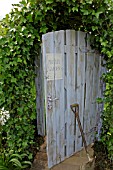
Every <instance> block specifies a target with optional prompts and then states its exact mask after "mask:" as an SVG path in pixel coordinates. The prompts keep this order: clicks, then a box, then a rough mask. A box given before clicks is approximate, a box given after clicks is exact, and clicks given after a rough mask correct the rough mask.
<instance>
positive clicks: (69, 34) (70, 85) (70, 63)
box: [65, 30, 76, 157]
mask: <svg viewBox="0 0 113 170" xmlns="http://www.w3.org/2000/svg"><path fill="white" fill-rule="evenodd" d="M66 47H67V50H66V51H67V53H66V57H67V59H66V60H67V75H66V79H67V87H66V89H67V112H66V114H65V123H66V124H67V157H69V156H71V155H72V154H73V153H74V152H75V149H74V148H75V146H74V145H75V142H74V141H75V133H74V127H75V116H74V114H73V112H72V111H71V109H70V105H71V104H73V103H75V102H76V95H75V76H76V73H75V70H76V63H75V30H66Z"/></svg>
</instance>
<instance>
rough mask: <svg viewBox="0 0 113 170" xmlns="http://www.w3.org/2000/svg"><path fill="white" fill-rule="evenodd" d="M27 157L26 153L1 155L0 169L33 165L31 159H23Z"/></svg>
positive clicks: (7, 169) (23, 167)
mask: <svg viewBox="0 0 113 170" xmlns="http://www.w3.org/2000/svg"><path fill="white" fill-rule="evenodd" d="M25 157H26V158H27V155H26V154H21V155H19V154H11V155H7V157H5V155H4V156H3V154H2V156H1V157H0V170H12V169H13V170H21V169H25V168H27V167H29V166H31V162H30V161H23V159H25Z"/></svg>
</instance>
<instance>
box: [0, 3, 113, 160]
mask: <svg viewBox="0 0 113 170" xmlns="http://www.w3.org/2000/svg"><path fill="white" fill-rule="evenodd" d="M1 24H2V25H3V27H5V28H6V27H7V29H6V31H5V35H3V36H1V39H0V47H1V48H0V83H1V87H0V94H1V98H0V108H2V107H5V109H6V110H9V112H10V115H11V119H10V120H9V121H8V123H7V124H6V126H5V127H3V129H4V132H6V134H7V135H6V134H5V135H6V136H7V137H6V136H5V137H6V142H5V143H6V145H7V146H8V149H7V151H9V150H10V149H13V150H14V152H27V153H28V154H29V159H31V155H30V152H29V151H28V149H29V147H30V146H32V145H33V142H34V129H35V126H34V123H33V122H34V120H35V119H36V111H35V85H34V77H35V73H34V59H35V56H37V55H38V53H37V52H38V50H39V48H40V43H41V36H42V34H43V33H46V32H48V31H53V30H54V31H56V30H61V29H75V30H82V31H86V32H89V33H90V34H92V39H93V41H92V42H93V43H92V47H94V48H96V49H97V50H98V51H99V52H100V53H101V54H102V55H103V56H104V58H105V59H106V67H107V68H108V70H109V72H107V74H105V75H104V76H103V77H104V80H105V82H106V84H107V89H106V92H105V96H104V102H105V109H104V112H103V115H102V119H103V127H102V137H101V139H102V141H103V142H104V143H105V144H106V145H107V149H108V151H109V155H110V156H111V157H113V85H112V82H113V47H112V46H113V2H112V0H22V1H21V2H20V4H18V5H15V8H14V9H13V11H12V12H11V13H10V14H9V15H6V18H5V19H4V20H3V21H2V23H1ZM28 129H29V130H28ZM17 134H18V137H17Z"/></svg>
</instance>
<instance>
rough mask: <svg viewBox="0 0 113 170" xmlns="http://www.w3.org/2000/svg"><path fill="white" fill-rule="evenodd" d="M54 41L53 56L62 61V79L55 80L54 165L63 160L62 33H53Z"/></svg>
mask: <svg viewBox="0 0 113 170" xmlns="http://www.w3.org/2000/svg"><path fill="white" fill-rule="evenodd" d="M54 40H55V56H56V60H57V56H60V57H61V60H62V73H63V75H62V78H61V79H55V98H58V100H56V101H55V115H54V116H55V117H54V124H56V163H57V164H58V163H59V162H61V161H62V160H64V138H65V136H64V128H65V123H64V31H56V32H55V33H54Z"/></svg>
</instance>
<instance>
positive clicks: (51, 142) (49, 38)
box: [42, 32, 56, 167]
mask: <svg viewBox="0 0 113 170" xmlns="http://www.w3.org/2000/svg"><path fill="white" fill-rule="evenodd" d="M42 43H43V64H44V80H45V82H44V84H45V108H46V125H47V155H48V167H52V166H53V165H54V164H56V149H55V148H56V124H54V113H55V105H54V103H52V109H48V96H51V98H52V99H53V98H54V97H55V89H54V81H53V80H49V81H48V80H47V54H48V56H50V55H51V54H54V33H53V32H51V33H47V34H45V35H43V36H42ZM53 57H54V55H53Z"/></svg>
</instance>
